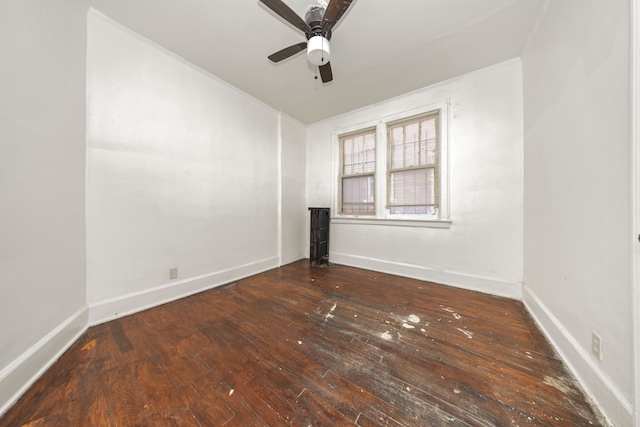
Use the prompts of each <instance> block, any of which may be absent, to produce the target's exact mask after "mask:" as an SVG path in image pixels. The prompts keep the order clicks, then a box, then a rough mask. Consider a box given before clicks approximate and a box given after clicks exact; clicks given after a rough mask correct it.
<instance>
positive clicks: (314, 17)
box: [304, 6, 325, 29]
mask: <svg viewBox="0 0 640 427" xmlns="http://www.w3.org/2000/svg"><path fill="white" fill-rule="evenodd" d="M324 11H325V8H324V7H322V6H311V7H309V10H307V13H305V15H304V20H305V21H306V23H307V24H309V26H310V27H311V28H312V29H313V27H316V26H320V25H321V24H322V18H323V17H324Z"/></svg>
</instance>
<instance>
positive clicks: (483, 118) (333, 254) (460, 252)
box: [307, 60, 523, 298]
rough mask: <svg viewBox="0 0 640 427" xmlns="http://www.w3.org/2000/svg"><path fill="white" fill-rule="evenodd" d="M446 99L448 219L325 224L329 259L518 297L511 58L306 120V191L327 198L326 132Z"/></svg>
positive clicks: (319, 200) (518, 108)
mask: <svg viewBox="0 0 640 427" xmlns="http://www.w3.org/2000/svg"><path fill="white" fill-rule="evenodd" d="M442 101H445V102H449V103H450V105H451V107H450V117H449V166H450V181H449V182H450V185H449V188H450V212H451V220H452V224H451V227H450V228H449V229H435V228H411V227H397V226H384V225H382V226H381V225H353V224H335V223H332V224H331V241H330V258H331V260H332V261H333V262H337V263H344V264H350V265H355V266H359V267H365V268H370V269H374V270H379V271H386V272H391V273H396V274H401V275H406V276H412V277H417V278H420V279H424V280H431V281H436V282H440V283H445V284H450V285H455V286H460V287H465V288H469V289H477V290H480V291H484V292H491V293H496V294H501V295H505V296H510V297H515V298H519V297H520V296H521V282H522V175H523V171H522V85H521V64H520V61H519V60H511V61H508V62H505V63H501V64H498V65H495V66H493V67H489V68H487V69H483V70H480V71H477V72H474V73H471V74H468V75H465V76H462V77H460V78H456V79H453V80H450V81H446V82H443V83H440V84H437V85H434V86H430V87H427V88H424V89H422V90H418V91H416V92H412V93H410V94H407V95H405V96H401V97H398V98H394V99H391V100H388V101H385V102H383V103H380V104H376V105H372V106H370V107H367V108H364V109H361V110H357V111H354V112H351V113H348V114H344V115H341V116H338V117H335V118H333V119H329V120H326V121H323V122H319V123H315V124H312V125H310V126H309V127H308V130H307V135H308V144H307V197H308V202H309V205H310V206H331V205H332V184H333V183H334V181H336V180H337V177H336V176H332V163H331V162H332V133H333V132H339V131H341V130H344V129H353V128H354V127H357V126H358V125H359V124H362V123H371V121H376V120H384V118H385V117H388V116H391V115H396V114H399V113H402V112H405V111H410V110H413V109H417V108H421V107H424V106H428V105H431V104H434V103H439V102H442Z"/></svg>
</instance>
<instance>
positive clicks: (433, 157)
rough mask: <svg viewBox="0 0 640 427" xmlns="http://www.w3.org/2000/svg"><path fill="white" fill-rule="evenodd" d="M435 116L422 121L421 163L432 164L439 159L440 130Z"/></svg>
mask: <svg viewBox="0 0 640 427" xmlns="http://www.w3.org/2000/svg"><path fill="white" fill-rule="evenodd" d="M436 126H437V123H436V118H435V117H430V118H428V119H426V120H423V121H422V122H421V123H420V164H421V165H432V164H434V163H436V161H437V160H438V157H437V152H436V150H437V147H438V144H437V142H438V132H437V128H436Z"/></svg>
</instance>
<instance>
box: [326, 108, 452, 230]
mask: <svg viewBox="0 0 640 427" xmlns="http://www.w3.org/2000/svg"><path fill="white" fill-rule="evenodd" d="M449 107H450V101H449V100H448V99H447V100H444V101H440V102H436V103H433V104H429V105H425V106H422V107H420V108H415V109H411V110H406V111H402V112H399V113H395V114H391V115H388V116H384V117H380V118H378V119H376V120H372V121H369V122H364V123H360V124H357V125H353V126H349V127H347V128H344V129H340V130H337V131H334V132H333V134H332V138H331V139H332V143H331V154H332V159H331V160H332V162H331V163H332V169H333V170H332V177H333V179H332V185H331V193H332V197H331V200H332V206H331V208H332V212H333V213H334V214H333V217H332V222H333V223H336V224H361V225H387V226H402V227H426V228H449V227H450V225H451V218H450V212H449V133H450V129H449V122H450V120H449V114H450V110H451V109H450V108H449ZM434 110H439V113H440V114H439V120H440V147H439V148H440V165H439V167H440V206H439V209H438V216H437V217H436V216H429V215H397V214H391V213H389V209H387V207H386V201H387V197H386V191H387V171H386V168H387V166H386V165H387V148H388V143H387V123H390V122H395V121H398V120H402V119H404V118H409V117H413V116H419V115H422V114H427V113H429V112H431V111H434ZM372 127H375V128H376V172H375V178H374V179H375V211H376V213H375V215H369V214H367V215H350V214H342V213H340V200H339V196H340V189H339V185H340V183H339V176H340V135H344V134H348V133H352V132H357V131H358V130H360V129H367V128H372Z"/></svg>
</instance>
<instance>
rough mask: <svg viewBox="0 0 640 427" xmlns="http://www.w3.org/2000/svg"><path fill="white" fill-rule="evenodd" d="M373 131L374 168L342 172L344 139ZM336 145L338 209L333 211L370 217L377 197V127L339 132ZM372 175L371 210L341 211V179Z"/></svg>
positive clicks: (342, 203)
mask: <svg viewBox="0 0 640 427" xmlns="http://www.w3.org/2000/svg"><path fill="white" fill-rule="evenodd" d="M371 133H373V135H374V148H375V153H376V158H375V159H374V170H373V171H372V172H362V173H352V174H348V175H345V173H344V140H345V139H347V138H356V137H358V136H364V135H369V134H371ZM338 145H339V150H340V154H339V159H340V165H339V171H340V172H339V178H338V181H339V185H338V204H337V207H338V209H337V210H335V212H338V213H339V214H340V215H346V216H360V215H364V216H367V217H372V216H375V215H376V199H377V197H376V196H377V195H376V192H377V191H376V190H377V183H376V172H377V169H378V167H377V166H378V158H377V153H378V135H377V129H376V128H375V126H372V127H368V128H364V129H360V130H357V131H355V132H347V133H341V134H340V135H338ZM369 176H370V177H372V178H373V212H371V213H368V212H360V213H357V214H354V213H345V212H343V205H344V200H343V188H344V186H343V181H344V180H345V179H352V178H364V177H369Z"/></svg>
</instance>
